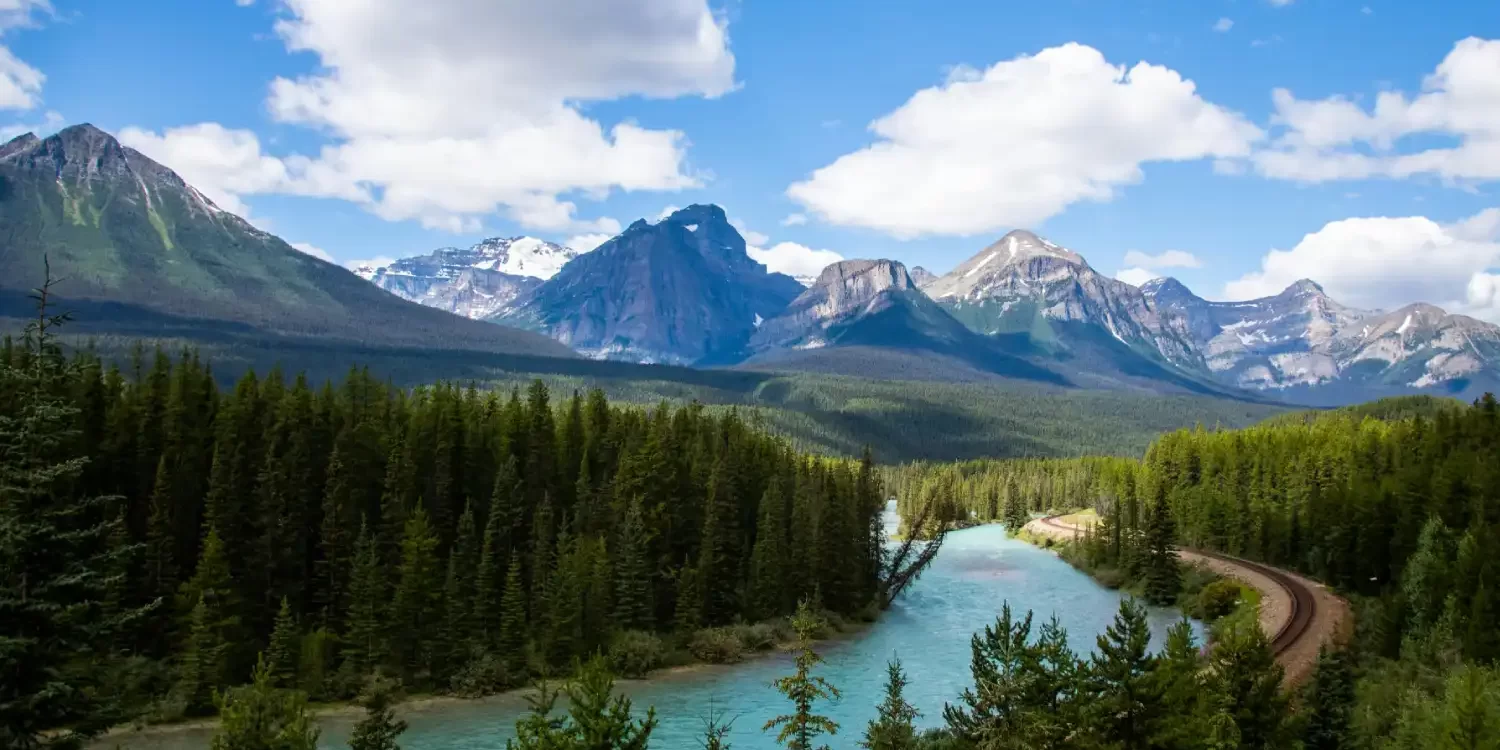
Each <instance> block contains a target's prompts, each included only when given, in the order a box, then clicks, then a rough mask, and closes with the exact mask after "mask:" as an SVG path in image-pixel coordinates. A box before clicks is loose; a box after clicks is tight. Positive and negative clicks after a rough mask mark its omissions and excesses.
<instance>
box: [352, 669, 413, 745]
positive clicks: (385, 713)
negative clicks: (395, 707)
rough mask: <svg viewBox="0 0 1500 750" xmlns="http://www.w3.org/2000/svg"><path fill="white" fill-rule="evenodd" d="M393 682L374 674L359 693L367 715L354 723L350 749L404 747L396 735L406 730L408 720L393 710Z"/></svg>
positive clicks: (360, 701)
mask: <svg viewBox="0 0 1500 750" xmlns="http://www.w3.org/2000/svg"><path fill="white" fill-rule="evenodd" d="M391 692H392V686H391V685H390V684H389V683H388V682H387V681H386V680H384V679H381V678H378V677H375V678H371V680H370V681H369V683H368V684H367V685H366V686H365V690H364V692H363V694H361V695H360V700H359V703H360V705H361V706H364V709H365V715H364V717H363V718H361V719H360V720H359V722H358V723H356V724H355V725H354V731H353V732H352V733H351V734H350V736H349V750H401V746H400V745H398V744H396V738H397V737H400V736H401V733H403V732H405V731H406V722H405V721H403V720H400V719H397V718H396V714H395V712H394V711H392V710H391Z"/></svg>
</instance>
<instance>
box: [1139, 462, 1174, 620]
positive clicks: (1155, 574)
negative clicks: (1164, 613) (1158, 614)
mask: <svg viewBox="0 0 1500 750" xmlns="http://www.w3.org/2000/svg"><path fill="white" fill-rule="evenodd" d="M1176 538H1177V531H1176V524H1174V523H1173V521H1172V509H1171V507H1170V506H1169V505H1168V503H1167V498H1166V493H1165V492H1163V491H1160V490H1159V491H1158V492H1157V498H1156V502H1155V503H1153V504H1152V505H1151V515H1150V517H1149V518H1148V519H1147V521H1146V571H1145V572H1146V599H1147V601H1150V602H1151V603H1152V604H1157V605H1168V604H1172V603H1173V602H1176V601H1177V592H1178V591H1180V590H1181V589H1182V572H1181V570H1180V569H1179V568H1178V565H1177V547H1176Z"/></svg>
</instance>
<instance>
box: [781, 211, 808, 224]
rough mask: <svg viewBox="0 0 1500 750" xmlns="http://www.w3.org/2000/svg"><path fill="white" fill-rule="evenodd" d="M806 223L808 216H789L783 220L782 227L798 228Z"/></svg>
mask: <svg viewBox="0 0 1500 750" xmlns="http://www.w3.org/2000/svg"><path fill="white" fill-rule="evenodd" d="M806 223H807V214H787V217H786V218H785V219H782V220H781V225H782V226H784V227H797V226H802V225H803V224H806Z"/></svg>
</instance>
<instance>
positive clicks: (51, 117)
mask: <svg viewBox="0 0 1500 750" xmlns="http://www.w3.org/2000/svg"><path fill="white" fill-rule="evenodd" d="M65 124H67V120H66V119H64V118H63V116H62V114H61V113H58V112H54V111H51V110H49V111H48V112H47V113H46V114H45V115H43V116H42V120H41V121H40V122H34V123H24V122H22V123H17V124H15V125H6V126H4V127H0V143H3V142H5V141H8V140H10V139H12V138H15V137H16V136H18V135H24V134H26V133H35V134H36V135H39V136H42V137H46V136H47V135H48V134H50V133H55V132H57V131H58V130H60V129H62V127H63V126H64V125H65Z"/></svg>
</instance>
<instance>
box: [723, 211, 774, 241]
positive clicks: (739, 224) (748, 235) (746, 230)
mask: <svg viewBox="0 0 1500 750" xmlns="http://www.w3.org/2000/svg"><path fill="white" fill-rule="evenodd" d="M729 225H730V226H732V227H734V228H735V230H736V231H738V232H739V233H740V236H741V237H744V238H745V244H746V245H755V246H757V247H759V246H762V245H765V244H766V243H768V242H770V241H771V238H770V237H767V236H766V235H764V234H762V233H760V232H757V231H755V230H754V229H751V228H750V227H749V226H747V225H746V224H745V222H744V221H743V220H742V219H736V218H733V217H731V218H730V219H729Z"/></svg>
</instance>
